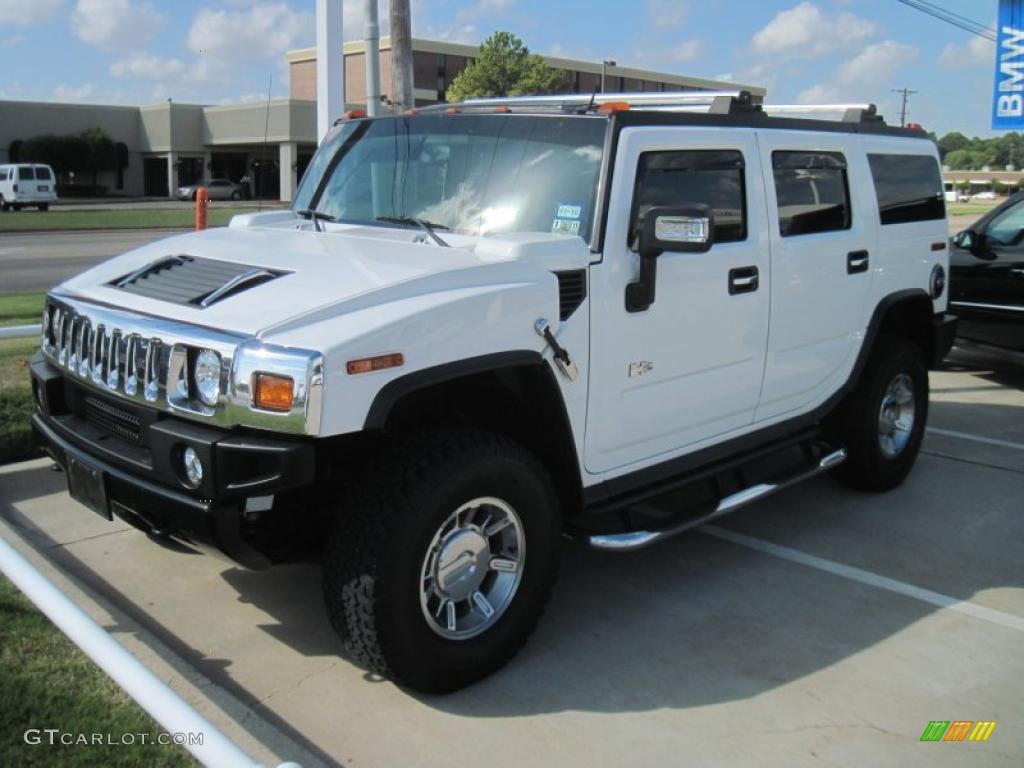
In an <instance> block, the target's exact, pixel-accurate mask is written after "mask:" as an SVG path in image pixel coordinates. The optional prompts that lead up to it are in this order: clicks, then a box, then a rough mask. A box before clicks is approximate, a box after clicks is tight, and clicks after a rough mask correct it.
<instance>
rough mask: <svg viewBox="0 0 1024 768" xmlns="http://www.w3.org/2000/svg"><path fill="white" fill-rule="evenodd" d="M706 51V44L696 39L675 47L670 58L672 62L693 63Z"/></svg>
mask: <svg viewBox="0 0 1024 768" xmlns="http://www.w3.org/2000/svg"><path fill="white" fill-rule="evenodd" d="M703 51H704V44H703V43H702V42H701V41H700V40H697V39H696V38H694V39H693V40H685V41H683V42H682V43H679V44H678V45H676V46H674V47H673V48H672V50H671V51H669V58H670V59H672V61H677V62H679V61H693V60H694V59H696V58H697V57H698V56H700V55H701V53H703Z"/></svg>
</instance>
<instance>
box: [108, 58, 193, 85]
mask: <svg viewBox="0 0 1024 768" xmlns="http://www.w3.org/2000/svg"><path fill="white" fill-rule="evenodd" d="M110 74H112V75H113V76H114V77H138V78H142V79H143V80H167V79H171V78H175V79H176V78H180V77H182V76H183V75H184V74H186V73H185V64H184V62H182V61H181V60H180V59H164V58H161V57H160V56H157V55H155V54H152V53H137V54H135V55H133V56H129V57H128V58H126V59H121V60H119V61H115V62H114V63H113V64H111V65H110Z"/></svg>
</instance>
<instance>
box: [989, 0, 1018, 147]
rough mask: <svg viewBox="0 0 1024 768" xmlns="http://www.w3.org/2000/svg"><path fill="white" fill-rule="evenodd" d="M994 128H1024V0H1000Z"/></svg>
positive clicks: (993, 100)
mask: <svg viewBox="0 0 1024 768" xmlns="http://www.w3.org/2000/svg"><path fill="white" fill-rule="evenodd" d="M992 128H994V129H997V130H999V129H1003V130H1021V129H1024V0H999V24H998V37H997V42H996V80H995V89H994V92H993V94H992Z"/></svg>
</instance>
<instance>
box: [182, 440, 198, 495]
mask: <svg viewBox="0 0 1024 768" xmlns="http://www.w3.org/2000/svg"><path fill="white" fill-rule="evenodd" d="M181 463H182V468H183V469H184V470H185V480H186V482H187V483H188V485H189V487H190V488H198V487H199V485H200V484H201V483H202V482H203V462H202V461H201V460H200V459H199V454H198V453H196V452H195V449H193V448H186V449H185V452H184V453H183V454H182V455H181Z"/></svg>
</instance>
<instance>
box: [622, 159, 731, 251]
mask: <svg viewBox="0 0 1024 768" xmlns="http://www.w3.org/2000/svg"><path fill="white" fill-rule="evenodd" d="M743 169H744V162H743V154H742V153H741V152H738V151H736V150H686V151H678V152H676V151H670V152H645V153H644V154H642V155H641V156H640V164H639V167H638V169H637V176H636V190H635V192H634V194H633V218H632V220H633V221H636V220H637V217H638V215H640V214H642V213H643V212H644V211H645V210H646V209H647V208H650V207H651V206H655V205H674V206H685V205H707V206H710V207H711V209H712V210H713V211H714V213H715V242H716V243H730V242H737V241H740V240H746V239H747V199H746V185H745V183H744V171H743Z"/></svg>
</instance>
